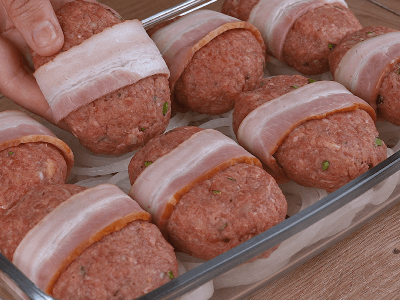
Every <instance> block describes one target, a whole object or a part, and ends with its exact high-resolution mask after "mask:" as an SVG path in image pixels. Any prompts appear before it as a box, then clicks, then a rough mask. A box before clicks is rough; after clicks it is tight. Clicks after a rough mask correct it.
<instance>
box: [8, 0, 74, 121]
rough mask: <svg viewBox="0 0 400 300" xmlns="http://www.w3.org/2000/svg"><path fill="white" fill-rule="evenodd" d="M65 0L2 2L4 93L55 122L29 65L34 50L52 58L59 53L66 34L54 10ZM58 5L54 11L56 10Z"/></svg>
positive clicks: (16, 0) (19, 103)
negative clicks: (31, 51)
mask: <svg viewBox="0 0 400 300" xmlns="http://www.w3.org/2000/svg"><path fill="white" fill-rule="evenodd" d="M65 2H67V1H65V0H54V1H52V2H50V1H49V0H25V1H21V0H1V2H0V92H1V93H2V94H3V95H4V96H6V97H8V98H10V99H11V100H13V101H14V102H15V103H17V104H18V105H20V106H22V107H24V108H26V109H28V110H29V111H31V112H33V113H36V114H38V115H40V116H42V117H44V118H46V119H48V120H49V121H51V122H54V120H53V116H52V113H51V110H50V108H49V105H48V103H47V101H46V100H45V99H44V96H43V94H42V92H41V91H40V89H39V87H38V85H37V83H36V80H35V78H34V77H33V75H32V74H33V70H32V68H31V66H30V64H29V63H28V59H29V57H30V54H29V53H30V49H29V48H31V49H32V50H33V51H35V52H36V53H38V54H40V55H43V56H49V55H53V54H55V53H57V52H58V51H59V50H60V49H61V47H62V45H63V43H64V35H63V33H62V30H61V27H60V25H59V23H58V21H57V17H56V15H55V13H54V9H58V8H59V7H61V5H63V4H64V3H65ZM53 6H54V9H53Z"/></svg>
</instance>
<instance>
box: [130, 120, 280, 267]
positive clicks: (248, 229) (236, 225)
mask: <svg viewBox="0 0 400 300" xmlns="http://www.w3.org/2000/svg"><path fill="white" fill-rule="evenodd" d="M200 130H202V129H200V128H196V127H182V128H178V129H176V130H174V131H172V132H169V133H167V134H166V135H163V136H158V137H156V138H155V139H153V140H152V141H150V142H149V143H148V144H147V145H146V146H145V147H144V148H142V149H141V150H140V151H139V152H138V153H137V154H136V155H135V156H134V157H133V158H132V161H131V163H130V164H129V174H130V180H131V182H132V183H133V182H134V181H135V179H136V178H137V176H138V175H139V174H140V173H141V172H142V171H143V170H144V168H145V166H144V162H145V161H152V162H154V161H156V160H157V159H158V158H159V157H161V156H163V155H165V154H167V153H169V152H170V151H171V150H173V149H174V148H175V147H177V146H178V145H180V144H181V143H182V142H183V141H185V140H186V139H188V138H189V137H190V136H191V135H193V134H194V133H196V132H198V131H200ZM164 145H165V146H164ZM164 147H165V149H164ZM286 209H287V204H286V199H285V197H284V196H283V194H282V192H281V190H280V189H279V187H278V185H277V184H276V182H275V180H274V179H273V178H272V177H271V176H270V175H269V174H268V173H267V172H265V171H264V170H263V169H261V168H259V167H256V166H252V165H247V164H243V163H240V164H236V165H234V166H231V167H229V168H227V169H225V170H223V171H221V172H219V173H217V174H216V175H214V176H213V177H212V178H211V179H209V180H206V181H203V182H201V183H198V184H196V185H195V186H194V187H193V188H192V189H190V191H189V192H188V193H187V194H185V195H183V196H182V197H181V199H180V200H179V202H178V204H177V205H176V206H175V208H174V211H173V213H172V215H171V217H170V218H169V219H168V221H167V227H166V228H167V232H168V236H169V239H170V242H171V243H172V245H173V246H174V247H175V248H176V249H178V250H179V251H183V252H185V253H187V254H189V255H192V256H195V257H198V258H202V259H206V260H208V259H211V258H213V257H215V256H217V255H219V254H221V253H223V252H225V251H227V250H229V249H231V248H233V247H235V246H237V245H238V244H240V243H242V242H244V241H246V240H248V239H250V238H252V237H254V236H255V235H257V234H259V233H261V232H263V231H265V230H267V229H269V228H270V227H272V226H274V225H276V224H278V223H279V222H282V221H283V220H284V219H285V215H286ZM270 252H272V250H270V251H269V252H268V253H266V254H265V255H266V256H265V257H267V256H268V255H269V253H270Z"/></svg>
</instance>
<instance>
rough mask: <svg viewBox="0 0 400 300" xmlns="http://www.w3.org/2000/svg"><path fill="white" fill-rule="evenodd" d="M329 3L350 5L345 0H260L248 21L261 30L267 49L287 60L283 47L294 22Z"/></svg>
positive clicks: (275, 55) (281, 59) (279, 57)
mask: <svg viewBox="0 0 400 300" xmlns="http://www.w3.org/2000/svg"><path fill="white" fill-rule="evenodd" d="M328 3H338V4H340V5H342V6H344V7H346V8H347V7H348V6H347V4H346V2H345V1H344V0H260V2H258V3H257V4H256V5H255V6H254V7H253V9H252V10H251V12H250V16H249V20H248V22H250V23H251V24H253V25H254V26H255V27H257V29H258V30H259V31H260V32H261V35H262V37H263V39H264V41H265V44H266V45H267V51H268V52H269V53H270V54H272V55H273V56H274V57H276V58H277V59H278V60H280V61H282V62H285V61H284V58H283V54H282V49H283V45H284V43H285V40H286V36H287V34H288V32H289V30H290V29H291V28H292V26H293V24H294V22H295V21H296V20H297V19H298V18H299V17H300V16H301V15H303V14H305V13H306V12H307V11H309V10H311V9H314V8H317V7H319V6H322V5H324V4H328Z"/></svg>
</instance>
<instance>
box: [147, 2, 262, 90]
mask: <svg viewBox="0 0 400 300" xmlns="http://www.w3.org/2000/svg"><path fill="white" fill-rule="evenodd" d="M235 28H246V29H249V30H250V31H251V32H252V33H253V34H254V35H255V37H256V38H257V39H258V40H259V42H260V44H261V46H262V47H263V48H264V43H263V41H262V39H261V36H260V33H259V32H258V31H257V29H256V28H255V27H254V26H252V25H251V24H248V23H246V22H242V21H240V20H239V19H236V18H234V17H231V16H227V15H224V14H222V13H219V12H216V11H210V10H199V11H195V12H192V13H190V14H187V15H186V16H183V17H182V18H180V19H178V20H176V21H174V22H173V23H171V24H169V25H167V26H165V27H164V28H161V29H159V30H157V31H156V32H155V33H154V34H153V35H152V36H151V38H152V39H153V41H154V43H155V44H156V45H157V47H158V48H159V49H160V52H161V54H162V56H163V58H164V59H165V62H166V63H167V65H168V67H169V70H170V72H171V77H170V86H171V92H173V89H174V86H175V82H176V81H177V80H178V79H179V77H180V76H181V74H182V72H183V71H184V70H185V68H186V67H187V65H188V64H189V63H190V61H191V60H192V57H193V55H194V54H195V52H196V51H198V50H199V49H200V48H201V47H203V46H205V45H206V44H207V43H208V42H210V41H211V40H212V39H213V38H215V37H216V36H218V35H220V34H222V33H223V32H225V31H227V30H230V29H235Z"/></svg>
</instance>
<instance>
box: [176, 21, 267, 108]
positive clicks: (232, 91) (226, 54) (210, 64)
mask: <svg viewBox="0 0 400 300" xmlns="http://www.w3.org/2000/svg"><path fill="white" fill-rule="evenodd" d="M264 64H265V59H264V54H263V50H262V48H261V46H260V43H259V42H258V41H257V39H256V38H255V37H254V35H253V34H252V33H251V32H250V31H248V30H245V29H232V30H228V31H226V32H224V33H222V34H221V35H219V36H217V37H216V38H214V39H213V40H211V41H210V42H209V43H208V44H207V45H205V46H204V47H202V48H201V49H200V50H198V51H197V52H196V53H195V54H194V56H193V58H192V60H191V62H190V63H189V65H188V66H187V67H186V69H185V70H184V71H183V73H182V74H181V77H180V78H179V79H178V81H177V82H176V85H175V90H174V96H175V101H177V102H178V103H179V104H180V105H181V106H184V107H187V108H189V109H190V110H192V111H196V112H199V113H206V114H211V115H218V114H222V113H225V112H227V111H229V110H231V109H232V108H233V106H234V98H235V97H236V96H237V95H238V94H239V93H241V92H243V91H249V90H252V89H254V88H255V87H256V86H257V84H258V83H259V82H260V80H261V79H262V78H263V73H264V72H263V69H264Z"/></svg>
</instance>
